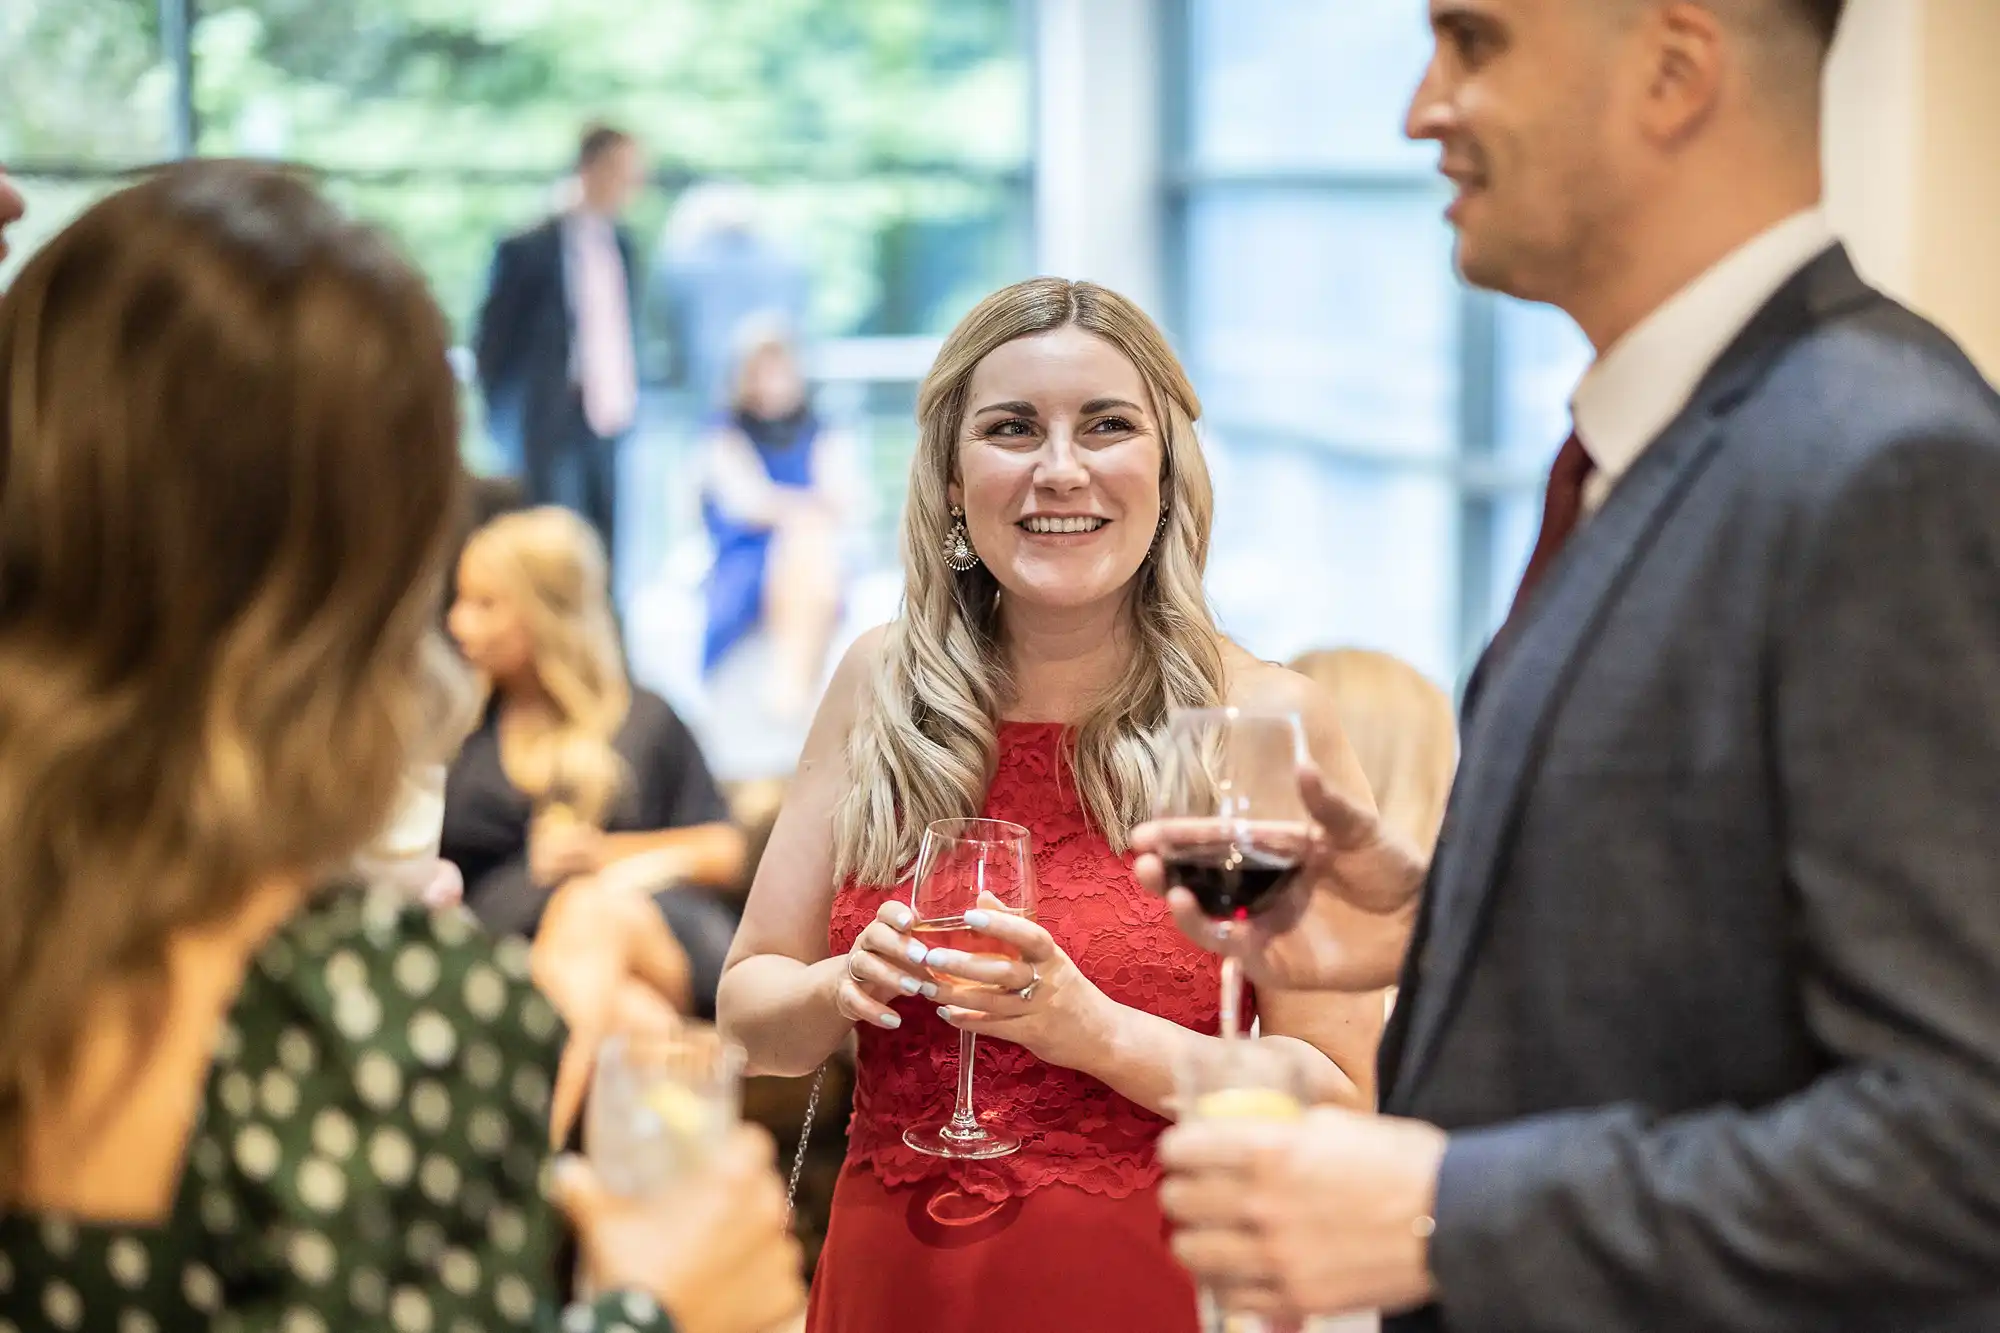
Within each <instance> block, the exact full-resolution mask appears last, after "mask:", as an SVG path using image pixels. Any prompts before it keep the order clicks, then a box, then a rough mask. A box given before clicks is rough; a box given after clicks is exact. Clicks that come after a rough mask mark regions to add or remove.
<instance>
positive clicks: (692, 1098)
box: [646, 1083, 708, 1139]
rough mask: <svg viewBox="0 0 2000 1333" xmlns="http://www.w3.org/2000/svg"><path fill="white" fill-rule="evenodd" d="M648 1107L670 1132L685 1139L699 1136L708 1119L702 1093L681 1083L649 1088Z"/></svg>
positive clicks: (647, 1095) (647, 1094)
mask: <svg viewBox="0 0 2000 1333" xmlns="http://www.w3.org/2000/svg"><path fill="white" fill-rule="evenodd" d="M646 1109H648V1110H649V1111H651V1112H652V1113H653V1114H654V1115H656V1116H658V1117H660V1121H661V1123H662V1124H664V1125H665V1126H666V1127H667V1129H668V1131H669V1132H671V1133H673V1134H675V1135H677V1136H678V1137H680V1138H684V1139H693V1138H697V1137H699V1136H700V1135H701V1132H702V1127H703V1123H704V1122H705V1121H706V1120H707V1119H708V1108H707V1107H706V1106H705V1105H703V1102H702V1097H701V1094H700V1093H698V1092H696V1091H695V1090H694V1089H693V1088H690V1087H687V1086H685V1085H684V1084H680V1083H661V1084H658V1085H656V1086H654V1087H653V1088H651V1089H649V1090H648V1091H647V1093H646Z"/></svg>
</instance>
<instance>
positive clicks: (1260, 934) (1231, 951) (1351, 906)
mask: <svg viewBox="0 0 2000 1333" xmlns="http://www.w3.org/2000/svg"><path fill="white" fill-rule="evenodd" d="M1295 774H1296V776H1295V781H1296V784H1297V788H1298V793H1299V799H1300V802H1301V803H1302V805H1303V807H1304V809H1305V811H1306V813H1307V815H1308V816H1309V817H1310V820H1311V825H1310V828H1309V829H1308V831H1307V837H1306V840H1305V845H1304V846H1305V850H1304V855H1303V856H1302V857H1301V858H1300V861H1299V864H1298V868H1297V873H1296V874H1295V875H1294V876H1293V877H1292V878H1291V880H1290V881H1289V883H1288V884H1287V885H1286V886H1285V887H1284V889H1283V890H1282V891H1281V892H1279V893H1277V894H1276V895H1275V898H1274V899H1273V900H1271V901H1269V902H1268V904H1267V905H1265V906H1264V907H1263V909H1262V910H1261V911H1259V912H1258V913H1256V914H1253V915H1252V916H1251V917H1250V918H1249V919H1248V920H1246V921H1241V922H1230V923H1218V921H1217V920H1216V919H1215V918H1213V917H1211V916H1209V915H1207V914H1206V913H1205V912H1204V911H1203V910H1202V907H1201V904H1200V902H1199V901H1198V899H1197V898H1196V896H1195V895H1194V894H1193V893H1192V892H1190V891H1188V890H1187V889H1186V888H1183V887H1181V886H1180V885H1179V884H1178V882H1177V881H1176V880H1175V879H1174V877H1173V876H1172V875H1170V874H1169V871H1168V867H1167V864H1166V861H1165V859H1164V857H1165V854H1166V852H1167V850H1168V849H1169V847H1170V846H1171V845H1172V844H1173V843H1174V842H1175V838H1174V836H1173V830H1172V828H1170V827H1169V826H1168V824H1167V823H1165V822H1162V821H1159V820H1156V821H1154V822H1153V823H1149V824H1145V825H1142V826H1140V827H1139V828H1137V829H1135V830H1133V833H1132V847H1133V850H1134V851H1135V852H1136V853H1138V858H1137V860H1136V862H1135V864H1134V867H1133V868H1134V871H1135V873H1136V874H1137V876H1138V878H1139V882H1140V883H1141V884H1142V885H1144V886H1145V887H1146V888H1147V889H1148V890H1150V891H1151V892H1153V893H1156V894H1160V895H1161V896H1163V897H1165V898H1166V900H1167V903H1168V906H1170V907H1171V908H1173V911H1174V918H1175V921H1176V922H1177V924H1178V925H1179V926H1180V928H1181V930H1182V932H1183V933H1184V934H1186V935H1187V936H1188V937H1189V938H1190V939H1192V940H1194V941H1195V942H1196V943H1198V944H1200V945H1202V946H1203V947H1204V948H1207V949H1211V950H1215V951H1217V952H1221V953H1225V954H1228V955H1231V956H1234V957H1236V958H1239V959H1241V960H1242V961H1243V964H1244V966H1245V967H1246V969H1247V971H1248V974H1249V976H1250V977H1251V978H1252V979H1253V980H1255V981H1257V982H1259V983H1261V984H1266V985H1271V986H1276V987H1281V988H1284V989H1288V990H1339V991H1352V992H1365V991H1374V990H1380V989H1382V988H1383V987H1385V986H1392V985H1394V984H1395V983H1396V979H1397V974H1398V972H1399V970H1400V968H1401V966H1402V960H1403V954H1404V950H1405V948H1406V947H1407V945H1408V942H1409V935H1410V930H1411V928H1412V926H1413V924H1414V922H1415V918H1416V908H1417V900H1418V895H1419V892H1420V891H1421V889H1422V887H1423V882H1424V876H1425V873H1426V871H1427V870H1428V866H1427V864H1426V862H1425V860H1424V858H1423V857H1422V856H1421V855H1420V854H1419V853H1418V851H1417V849H1416V848H1414V847H1413V846H1411V845H1410V844H1409V843H1408V842H1407V841H1406V840H1404V839H1403V838H1401V837H1400V836H1398V835H1397V834H1396V833H1395V832H1394V831H1393V830H1392V829H1390V828H1389V827H1388V826H1387V825H1386V824H1384V823H1383V822H1382V820H1381V819H1380V817H1379V816H1378V815H1377V814H1376V812H1375V810H1374V808H1373V806H1372V804H1371V803H1369V802H1368V801H1367V800H1366V798H1365V797H1363V798H1356V797H1351V796H1349V795H1347V794H1346V793H1344V792H1342V791H1340V790H1338V789H1336V788H1334V787H1332V786H1330V785H1328V783H1327V782H1326V781H1325V779H1324V778H1323V777H1322V776H1321V774H1320V771H1319V770H1318V769H1317V768H1316V767H1314V766H1313V765H1312V764H1310V763H1304V764H1299V765H1297V766H1296V767H1295Z"/></svg>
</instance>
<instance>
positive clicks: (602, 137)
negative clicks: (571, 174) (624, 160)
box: [576, 125, 632, 171]
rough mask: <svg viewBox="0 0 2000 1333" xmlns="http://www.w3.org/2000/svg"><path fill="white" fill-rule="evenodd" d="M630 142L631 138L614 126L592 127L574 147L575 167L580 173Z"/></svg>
mask: <svg viewBox="0 0 2000 1333" xmlns="http://www.w3.org/2000/svg"><path fill="white" fill-rule="evenodd" d="M631 142H632V136H631V135H630V134H628V133H626V132H625V131H624V130H621V129H619V128H618V127H617V126H616V125H592V126H591V127H590V128H589V129H587V130H585V131H584V132H583V138H582V140H581V141H580V142H578V144H577V146H576V166H577V170H579V171H581V170H583V169H584V168H585V167H588V166H589V165H590V164H591V163H593V162H595V161H597V159H598V158H600V157H603V156H604V155H605V154H606V153H608V152H610V151H611V150H612V149H614V148H620V147H623V146H624V145H626V144H628V143H631Z"/></svg>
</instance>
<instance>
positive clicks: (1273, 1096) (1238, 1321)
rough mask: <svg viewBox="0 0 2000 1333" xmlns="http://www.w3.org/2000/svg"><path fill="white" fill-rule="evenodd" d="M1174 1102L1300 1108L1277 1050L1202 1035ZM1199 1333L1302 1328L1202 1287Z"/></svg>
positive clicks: (1249, 1112) (1224, 1112)
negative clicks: (1238, 1309)
mask: <svg viewBox="0 0 2000 1333" xmlns="http://www.w3.org/2000/svg"><path fill="white" fill-rule="evenodd" d="M1176 1073H1177V1075H1178V1077H1177V1080H1176V1107H1177V1110H1178V1111H1179V1115H1180V1119H1181V1120H1182V1121H1183V1122H1186V1121H1193V1120H1269V1121H1280V1122H1282V1121H1290V1120H1297V1119H1299V1118H1300V1117H1301V1116H1303V1115H1304V1114H1305V1100H1304V1098H1303V1096H1302V1095H1301V1088H1300V1081H1299V1071H1298V1067H1297V1066H1296V1065H1295V1064H1294V1063H1293V1062H1292V1061H1291V1060H1289V1059H1287V1058H1286V1057H1285V1055H1284V1054H1283V1053H1282V1052H1280V1051H1275V1050H1273V1049H1271V1048H1270V1047H1269V1046H1266V1045H1264V1044H1263V1043H1262V1042H1257V1041H1248V1040H1222V1041H1205V1042H1201V1043H1199V1044H1198V1045H1197V1046H1196V1047H1195V1048H1194V1049H1193V1050H1192V1051H1191V1052H1190V1053H1189V1054H1188V1056H1187V1057H1186V1058H1185V1059H1184V1060H1182V1061H1181V1063H1180V1066H1179V1068H1178V1070H1177V1071H1176ZM1200 1300H1201V1327H1202V1333H1303V1330H1305V1329H1307V1328H1308V1327H1310V1326H1309V1325H1308V1324H1305V1323H1302V1322H1300V1321H1298V1320H1273V1319H1266V1318H1264V1317H1263V1316H1261V1315H1247V1314H1234V1313H1231V1312H1230V1311H1228V1310H1225V1309H1223V1308H1221V1306H1220V1305H1219V1304H1218V1303H1217V1301H1216V1299H1215V1297H1214V1295H1213V1294H1212V1293H1211V1292H1209V1291H1208V1290H1207V1289H1206V1288H1203V1289H1202V1291H1201V1292H1200Z"/></svg>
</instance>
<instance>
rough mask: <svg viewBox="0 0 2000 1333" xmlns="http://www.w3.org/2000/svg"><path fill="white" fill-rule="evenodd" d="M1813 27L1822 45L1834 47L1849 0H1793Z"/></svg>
mask: <svg viewBox="0 0 2000 1333" xmlns="http://www.w3.org/2000/svg"><path fill="white" fill-rule="evenodd" d="M1793 3H1794V4H1796V5H1797V6H1798V8H1799V12H1800V14H1801V15H1803V16H1804V18H1805V20H1806V22H1808V23H1810V24H1811V25H1812V29H1813V32H1814V33H1815V34H1816V35H1817V36H1818V37H1819V40H1820V44H1821V45H1823V46H1832V45H1833V39H1834V37H1835V36H1836V35H1837V34H1838V33H1839V32H1840V20H1841V16H1842V15H1844V14H1845V13H1846V12H1847V0H1793Z"/></svg>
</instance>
